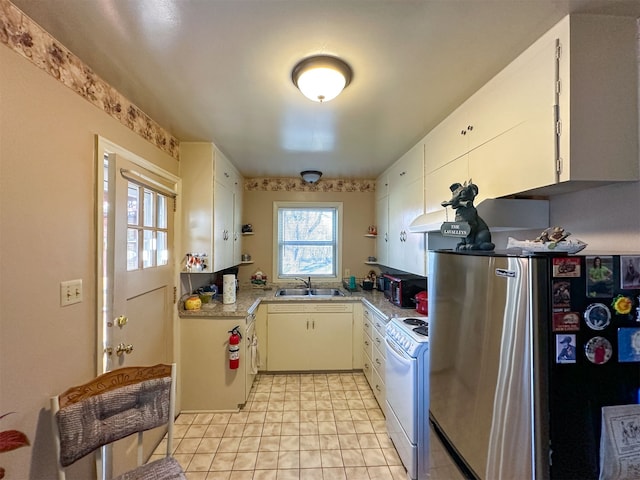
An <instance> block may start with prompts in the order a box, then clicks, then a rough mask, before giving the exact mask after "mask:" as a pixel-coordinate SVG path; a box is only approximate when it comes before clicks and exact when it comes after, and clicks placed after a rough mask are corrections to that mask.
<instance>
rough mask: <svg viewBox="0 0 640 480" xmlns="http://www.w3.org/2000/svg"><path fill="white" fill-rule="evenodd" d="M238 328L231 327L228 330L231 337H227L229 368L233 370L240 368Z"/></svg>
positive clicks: (240, 336)
mask: <svg viewBox="0 0 640 480" xmlns="http://www.w3.org/2000/svg"><path fill="white" fill-rule="evenodd" d="M239 328H240V327H239V326H235V327H233V329H231V330H229V333H230V334H231V336H230V337H229V368H230V369H231V370H235V369H236V368H238V367H239V366H240V339H241V338H242V335H240V330H239Z"/></svg>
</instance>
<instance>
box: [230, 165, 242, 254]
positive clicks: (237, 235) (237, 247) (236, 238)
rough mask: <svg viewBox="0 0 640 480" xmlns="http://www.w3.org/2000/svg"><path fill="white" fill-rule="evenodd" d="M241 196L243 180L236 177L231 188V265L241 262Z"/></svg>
mask: <svg viewBox="0 0 640 480" xmlns="http://www.w3.org/2000/svg"><path fill="white" fill-rule="evenodd" d="M242 194H243V179H242V177H241V176H240V175H238V176H236V178H235V182H234V188H233V255H232V261H231V264H232V265H238V264H240V262H241V261H242Z"/></svg>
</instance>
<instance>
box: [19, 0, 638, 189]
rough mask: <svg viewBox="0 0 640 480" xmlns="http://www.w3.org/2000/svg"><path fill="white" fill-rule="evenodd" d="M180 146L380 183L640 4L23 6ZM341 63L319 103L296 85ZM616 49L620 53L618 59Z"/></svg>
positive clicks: (240, 161) (399, 1)
mask: <svg viewBox="0 0 640 480" xmlns="http://www.w3.org/2000/svg"><path fill="white" fill-rule="evenodd" d="M12 1H13V3H14V4H15V5H16V6H18V8H20V9H21V10H22V11H23V12H25V13H26V14H27V15H29V16H30V17H31V18H32V19H34V20H35V21H36V22H37V23H39V24H40V25H41V26H42V27H43V28H44V29H45V30H47V31H48V32H49V33H51V34H52V35H53V36H54V37H55V38H57V39H58V40H59V41H60V42H61V43H62V44H63V45H65V46H66V47H67V48H69V49H70V50H71V51H72V52H73V53H74V54H76V55H77V56H79V57H80V58H81V59H82V60H83V61H84V62H85V63H86V64H88V65H89V66H90V67H91V68H92V69H93V70H94V71H95V72H96V73H97V74H98V75H100V76H101V77H102V78H103V79H105V80H106V81H107V82H108V83H110V84H111V85H113V86H114V87H115V88H116V89H117V90H118V91H120V92H121V93H122V94H123V95H125V96H126V97H127V98H128V99H129V100H131V101H132V102H133V103H135V104H136V105H138V107H140V108H141V109H142V110H143V111H144V112H146V113H147V114H148V115H150V116H151V117H152V118H153V119H154V120H156V121H157V122H158V123H159V124H160V125H162V126H163V127H165V128H166V129H167V130H169V131H170V132H171V133H172V134H173V135H175V136H176V137H177V138H178V139H179V140H181V141H213V142H214V143H215V144H216V145H218V147H219V148H220V149H221V150H222V151H223V152H224V153H225V154H226V155H227V156H228V157H229V158H230V159H231V160H232V162H233V163H234V164H235V165H236V166H237V167H238V168H239V169H240V171H241V172H242V174H243V175H245V176H248V177H251V176H296V175H298V172H300V171H301V170H304V169H319V170H322V171H323V172H324V176H325V177H334V178H335V177H344V178H374V177H375V176H377V175H378V174H379V173H381V172H382V171H383V170H384V169H385V168H386V167H387V166H388V165H390V164H391V163H392V162H393V161H394V160H396V159H397V158H398V157H399V156H400V155H402V154H403V153H404V152H406V151H407V150H408V149H409V148H410V147H412V146H413V145H414V144H415V143H416V142H417V141H418V140H420V139H421V138H422V137H423V136H424V135H425V134H426V133H427V132H428V131H429V130H430V129H431V128H433V127H434V126H435V125H437V124H438V122H440V121H441V120H442V119H443V118H444V117H445V116H446V115H447V114H448V113H449V112H451V111H452V110H453V109H454V108H455V107H456V106H457V105H459V104H460V103H461V102H462V101H463V100H465V99H466V98H467V97H468V96H469V95H471V94H472V93H473V92H474V91H475V90H477V89H478V88H479V87H480V86H481V85H482V84H484V83H485V82H486V81H487V80H489V79H490V78H491V77H492V76H493V75H495V74H496V73H497V72H498V71H499V70H500V69H501V68H503V67H504V66H505V65H506V64H508V63H509V62H510V61H511V60H512V59H513V58H515V57H516V56H517V55H518V54H519V53H520V52H521V51H523V50H524V49H525V48H526V47H527V46H528V45H530V44H531V43H532V42H533V41H534V40H535V39H536V38H537V37H538V36H540V35H541V34H542V33H543V32H544V31H546V30H547V29H548V28H550V27H551V26H552V25H553V24H554V23H556V22H557V21H558V20H559V19H560V18H562V17H563V16H564V15H565V14H567V13H570V12H572V13H573V12H580V13H607V14H615V15H631V16H635V17H640V0H414V1H408V0H12ZM317 53H326V54H332V55H336V56H338V57H340V58H342V59H343V60H345V61H346V62H347V63H349V64H350V65H351V67H352V68H353V71H354V78H353V81H352V83H351V85H349V86H348V87H347V89H345V91H344V92H343V93H342V95H340V96H339V97H338V98H336V99H335V100H333V101H331V102H328V103H325V104H318V103H315V102H311V101H309V100H307V99H306V98H304V97H303V96H302V94H301V93H300V92H298V91H297V90H296V88H295V87H294V85H293V84H292V82H291V70H292V68H293V67H294V65H295V64H296V62H297V61H299V60H300V59H302V58H304V57H307V56H310V55H313V54H317ZM612 54H615V53H614V52H612Z"/></svg>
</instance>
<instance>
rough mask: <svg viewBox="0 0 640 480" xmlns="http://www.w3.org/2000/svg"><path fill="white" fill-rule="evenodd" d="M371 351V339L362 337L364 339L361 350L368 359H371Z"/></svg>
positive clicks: (367, 336) (365, 336) (366, 336)
mask: <svg viewBox="0 0 640 480" xmlns="http://www.w3.org/2000/svg"><path fill="white" fill-rule="evenodd" d="M372 349H373V341H372V340H371V337H370V336H369V335H364V338H363V339H362V350H363V351H364V352H365V353H366V354H367V355H368V356H369V358H371V357H372V355H373V354H372V353H371V352H372V351H373V350H372Z"/></svg>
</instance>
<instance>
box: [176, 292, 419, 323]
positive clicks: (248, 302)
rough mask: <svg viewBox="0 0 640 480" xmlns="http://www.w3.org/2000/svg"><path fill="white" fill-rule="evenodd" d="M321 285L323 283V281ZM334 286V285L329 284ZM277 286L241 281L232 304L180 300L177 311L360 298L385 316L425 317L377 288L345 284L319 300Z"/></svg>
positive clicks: (226, 311)
mask: <svg viewBox="0 0 640 480" xmlns="http://www.w3.org/2000/svg"><path fill="white" fill-rule="evenodd" d="M322 286H323V287H324V286H325V285H322ZM329 287H335V285H329ZM278 288H279V287H273V288H272V289H271V290H263V289H260V288H253V287H252V286H251V285H241V286H240V290H239V291H238V293H237V295H236V302H235V303H231V304H223V303H222V301H221V300H213V301H212V302H209V303H204V304H202V307H201V309H200V310H185V309H184V304H183V300H184V297H183V298H182V299H181V300H180V302H178V313H179V315H180V318H203V317H210V318H216V317H217V318H236V317H237V318H244V317H246V316H247V315H248V314H251V313H254V312H255V310H256V309H257V308H258V305H260V304H261V303H273V302H279V303H280V302H298V303H299V302H340V303H344V302H363V303H364V304H365V305H367V306H369V307H371V308H373V309H375V310H377V311H378V312H379V313H381V314H382V315H384V316H385V317H387V318H391V317H392V316H393V315H394V314H395V315H397V316H398V317H424V316H425V315H423V314H420V313H418V312H416V310H415V309H414V308H398V307H396V306H395V305H393V304H392V303H391V302H389V300H387V299H386V298H385V296H384V294H383V293H382V292H380V291H378V290H371V291H365V290H360V291H357V292H348V291H346V290H345V289H344V288H341V286H340V289H341V290H342V291H344V292H345V296H344V297H326V298H323V299H321V300H318V299H316V298H313V299H312V298H306V297H276V296H275V294H276V291H277V289H278Z"/></svg>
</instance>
